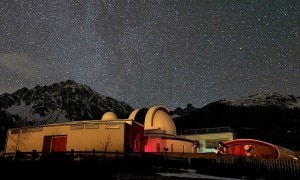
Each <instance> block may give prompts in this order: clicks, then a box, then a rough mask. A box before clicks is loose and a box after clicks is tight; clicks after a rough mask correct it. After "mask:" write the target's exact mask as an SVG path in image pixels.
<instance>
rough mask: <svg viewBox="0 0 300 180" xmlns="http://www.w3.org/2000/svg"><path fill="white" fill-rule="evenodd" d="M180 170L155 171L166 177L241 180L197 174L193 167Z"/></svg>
mask: <svg viewBox="0 0 300 180" xmlns="http://www.w3.org/2000/svg"><path fill="white" fill-rule="evenodd" d="M180 171H181V172H163V173H157V174H158V175H160V176H168V177H182V178H195V179H220V180H241V179H237V178H228V177H218V176H210V175H204V174H198V173H197V171H196V170H194V169H180Z"/></svg>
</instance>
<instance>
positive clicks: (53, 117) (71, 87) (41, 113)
mask: <svg viewBox="0 0 300 180" xmlns="http://www.w3.org/2000/svg"><path fill="white" fill-rule="evenodd" d="M0 110H1V111H5V113H6V114H9V115H11V117H13V119H14V121H15V123H16V124H20V123H22V124H28V122H29V123H30V124H47V123H54V122H62V121H73V120H89V119H100V118H101V116H102V115H103V114H104V113H105V112H107V111H112V112H114V113H116V114H117V116H118V117H119V118H124V117H127V116H128V115H129V113H130V112H131V111H132V107H131V106H129V105H128V104H126V103H124V102H120V101H117V100H115V99H113V98H111V97H107V96H104V95H100V94H99V93H97V92H96V91H94V90H93V89H91V88H90V87H88V86H87V85H84V84H79V83H77V82H75V81H73V80H67V81H61V82H59V83H54V84H51V85H49V86H46V85H45V86H36V87H34V88H33V89H27V88H22V89H19V90H17V91H16V92H14V93H12V94H8V93H5V94H3V95H0Z"/></svg>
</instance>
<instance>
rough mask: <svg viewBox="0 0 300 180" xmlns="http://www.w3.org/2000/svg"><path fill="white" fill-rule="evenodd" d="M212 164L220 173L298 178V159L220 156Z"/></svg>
mask: <svg viewBox="0 0 300 180" xmlns="http://www.w3.org/2000/svg"><path fill="white" fill-rule="evenodd" d="M214 166H216V169H218V170H219V171H221V173H236V174H237V175H240V176H245V177H250V178H251V177H252V178H255V179H257V178H264V179H300V161H299V160H287V159H263V158H257V157H244V156H222V157H218V158H216V161H215V164H214Z"/></svg>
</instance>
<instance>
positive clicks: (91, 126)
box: [84, 124, 99, 129]
mask: <svg viewBox="0 0 300 180" xmlns="http://www.w3.org/2000/svg"><path fill="white" fill-rule="evenodd" d="M84 128H85V129H99V124H86V125H84Z"/></svg>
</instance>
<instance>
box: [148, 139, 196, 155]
mask: <svg viewBox="0 0 300 180" xmlns="http://www.w3.org/2000/svg"><path fill="white" fill-rule="evenodd" d="M145 138H146V139H145V143H146V144H145V152H164V148H168V152H192V146H193V142H192V141H189V140H185V139H173V138H167V137H155V136H152V137H151V136H146V137H145Z"/></svg>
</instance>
